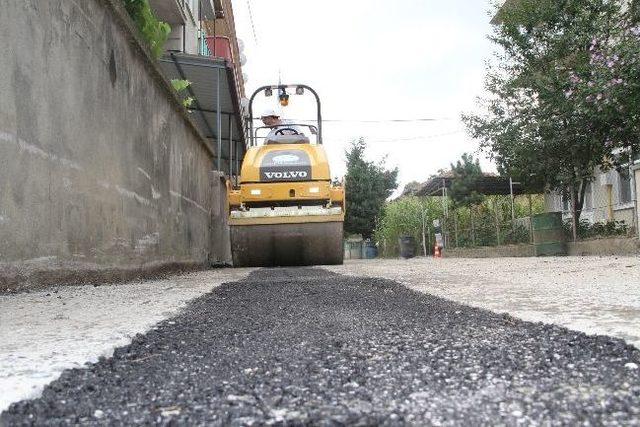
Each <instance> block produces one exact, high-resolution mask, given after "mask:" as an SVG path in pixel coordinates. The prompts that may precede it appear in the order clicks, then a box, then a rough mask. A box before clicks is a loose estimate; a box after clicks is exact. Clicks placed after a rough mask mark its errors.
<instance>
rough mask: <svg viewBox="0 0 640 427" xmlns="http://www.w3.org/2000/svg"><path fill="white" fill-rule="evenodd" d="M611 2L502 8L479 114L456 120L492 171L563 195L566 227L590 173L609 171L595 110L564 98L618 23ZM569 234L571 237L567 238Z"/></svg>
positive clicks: (530, 0)
mask: <svg viewBox="0 0 640 427" xmlns="http://www.w3.org/2000/svg"><path fill="white" fill-rule="evenodd" d="M621 13H622V12H621V9H620V5H619V2H613V1H608V0H563V1H556V0H521V1H518V2H508V3H507V4H506V5H505V6H504V7H503V8H502V11H501V14H500V16H499V18H500V21H501V22H500V24H499V25H496V26H495V29H494V33H493V35H492V36H491V40H492V41H493V42H494V44H495V45H496V46H497V47H498V50H497V52H496V54H495V57H494V61H493V62H492V63H491V64H490V65H489V67H488V69H487V75H486V77H485V88H486V90H487V92H488V96H487V97H486V98H485V99H483V100H481V106H482V109H483V110H484V111H483V112H482V113H481V114H472V115H467V116H463V120H464V121H465V122H466V124H467V128H468V130H469V132H470V134H471V135H472V136H473V137H475V138H478V139H479V140H480V141H481V144H482V147H483V148H484V149H486V150H487V151H489V152H490V153H491V154H492V156H493V158H494V160H495V161H496V163H497V164H498V167H499V169H500V170H501V171H502V172H503V173H506V174H509V175H510V176H512V177H514V178H515V179H517V180H518V181H520V182H522V183H523V184H524V185H525V186H526V187H528V188H540V187H542V186H543V185H544V186H546V187H547V188H549V189H555V190H560V191H568V192H569V194H570V195H571V199H572V204H571V205H572V210H573V217H574V223H577V221H578V218H579V217H580V213H581V210H582V206H583V204H584V198H585V192H586V189H587V186H588V184H589V182H590V181H591V180H593V172H594V170H595V168H596V167H600V168H601V169H605V170H606V169H607V168H609V167H610V166H611V153H612V147H611V146H610V145H608V144H607V143H606V139H603V138H604V135H606V134H607V132H609V130H608V129H607V127H609V126H610V125H609V124H607V122H606V120H601V118H599V114H601V112H602V109H601V108H599V107H598V106H597V104H595V103H589V102H583V100H580V99H577V97H574V96H573V93H572V81H575V80H576V79H577V78H580V79H585V78H586V76H588V75H590V73H591V71H592V70H593V67H592V64H591V55H590V47H591V45H592V40H593V39H594V37H596V38H598V37H599V35H602V36H604V34H605V33H606V32H607V29H608V28H613V27H614V26H615V24H616V22H617V20H619V19H620V16H621ZM574 234H575V233H574Z"/></svg>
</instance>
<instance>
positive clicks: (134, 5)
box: [122, 0, 171, 58]
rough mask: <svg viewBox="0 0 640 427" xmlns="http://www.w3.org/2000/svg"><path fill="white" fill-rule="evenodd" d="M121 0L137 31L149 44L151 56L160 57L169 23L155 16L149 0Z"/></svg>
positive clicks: (169, 30) (169, 29)
mask: <svg viewBox="0 0 640 427" xmlns="http://www.w3.org/2000/svg"><path fill="white" fill-rule="evenodd" d="M122 2H123V3H124V7H125V9H126V10H127V13H128V14H129V16H130V17H131V19H133V22H135V24H136V26H137V27H138V31H140V34H141V35H142V37H143V38H144V39H145V41H146V42H147V43H148V44H149V49H151V53H153V56H154V57H155V58H160V56H162V52H163V51H164V44H165V42H166V41H167V38H168V37H169V33H170V32H171V27H170V26H169V24H167V23H166V22H161V21H159V20H158V18H156V16H155V14H154V13H153V10H151V6H149V0H122Z"/></svg>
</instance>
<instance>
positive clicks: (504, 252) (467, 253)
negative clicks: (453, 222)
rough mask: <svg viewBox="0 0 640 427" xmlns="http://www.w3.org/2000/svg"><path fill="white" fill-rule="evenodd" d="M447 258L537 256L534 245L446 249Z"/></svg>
mask: <svg viewBox="0 0 640 427" xmlns="http://www.w3.org/2000/svg"><path fill="white" fill-rule="evenodd" d="M443 256H444V257H446V258H503V257H529V256H535V251H534V247H533V245H505V246H485V247H480V248H456V249H445V250H444V252H443Z"/></svg>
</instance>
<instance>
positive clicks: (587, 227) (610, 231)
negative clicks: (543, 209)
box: [563, 219, 629, 240]
mask: <svg viewBox="0 0 640 427" xmlns="http://www.w3.org/2000/svg"><path fill="white" fill-rule="evenodd" d="M563 228H564V234H565V236H566V237H567V240H571V239H573V231H572V222H571V220H565V221H564V223H563ZM576 228H577V231H578V233H577V236H578V239H591V238H597V237H612V236H626V235H627V234H628V233H629V226H628V225H627V224H626V223H625V222H624V221H606V222H596V223H593V224H592V223H590V222H589V221H588V220H586V219H581V220H580V221H579V222H578V224H577V227H576Z"/></svg>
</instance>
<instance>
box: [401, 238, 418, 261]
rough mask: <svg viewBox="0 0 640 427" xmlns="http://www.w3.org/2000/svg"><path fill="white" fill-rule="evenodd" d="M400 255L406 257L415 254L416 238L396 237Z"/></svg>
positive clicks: (411, 256)
mask: <svg viewBox="0 0 640 427" xmlns="http://www.w3.org/2000/svg"><path fill="white" fill-rule="evenodd" d="M398 244H399V246H400V256H401V257H402V258H405V259H408V258H413V257H415V256H416V239H415V237H413V236H400V237H399V238H398Z"/></svg>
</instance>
